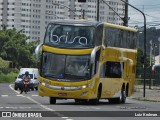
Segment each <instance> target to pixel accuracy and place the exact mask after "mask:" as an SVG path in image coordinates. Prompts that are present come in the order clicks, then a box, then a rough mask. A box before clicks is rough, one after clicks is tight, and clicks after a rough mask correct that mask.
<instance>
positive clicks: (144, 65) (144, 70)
mask: <svg viewBox="0 0 160 120" xmlns="http://www.w3.org/2000/svg"><path fill="white" fill-rule="evenodd" d="M121 1H122V2H124V3H125V4H128V5H129V6H131V7H132V8H134V9H136V10H137V11H139V12H140V13H141V14H142V15H143V17H144V54H143V59H144V61H143V74H144V82H143V97H145V90H146V88H145V87H146V16H145V14H144V13H143V12H142V11H141V10H139V9H138V8H136V7H134V6H133V5H131V4H129V3H128V2H126V1H124V0H121Z"/></svg>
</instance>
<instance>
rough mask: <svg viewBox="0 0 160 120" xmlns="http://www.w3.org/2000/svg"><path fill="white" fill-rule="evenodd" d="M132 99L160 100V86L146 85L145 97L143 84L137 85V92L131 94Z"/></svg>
mask: <svg viewBox="0 0 160 120" xmlns="http://www.w3.org/2000/svg"><path fill="white" fill-rule="evenodd" d="M131 98H132V99H136V100H141V101H151V102H160V87H152V89H149V87H148V86H146V92H145V98H144V97H143V86H142V85H136V86H135V92H134V93H133V95H132V96H131Z"/></svg>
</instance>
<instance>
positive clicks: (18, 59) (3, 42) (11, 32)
mask: <svg viewBox="0 0 160 120" xmlns="http://www.w3.org/2000/svg"><path fill="white" fill-rule="evenodd" d="M27 39H28V37H27V36H26V35H24V34H21V33H20V32H17V31H16V29H8V30H0V57H2V58H3V59H5V60H9V61H12V62H14V63H15V64H16V67H19V66H21V67H36V64H37V62H38V61H37V60H36V59H35V58H34V49H35V47H36V45H37V43H38V42H39V41H38V40H37V41H34V42H29V43H27V42H26V41H27Z"/></svg>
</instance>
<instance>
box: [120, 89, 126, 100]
mask: <svg viewBox="0 0 160 120" xmlns="http://www.w3.org/2000/svg"><path fill="white" fill-rule="evenodd" d="M119 99H120V103H125V102H126V91H125V89H122V91H121V96H120V98H119Z"/></svg>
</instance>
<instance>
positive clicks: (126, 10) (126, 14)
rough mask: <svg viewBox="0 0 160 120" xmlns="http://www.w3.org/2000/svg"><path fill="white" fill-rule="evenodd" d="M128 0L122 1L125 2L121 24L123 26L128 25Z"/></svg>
mask: <svg viewBox="0 0 160 120" xmlns="http://www.w3.org/2000/svg"><path fill="white" fill-rule="evenodd" d="M127 3H128V0H126V3H124V4H125V12H124V18H123V19H124V20H123V21H124V22H123V25H124V26H128V4H127Z"/></svg>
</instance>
